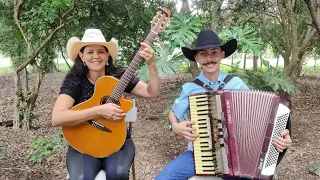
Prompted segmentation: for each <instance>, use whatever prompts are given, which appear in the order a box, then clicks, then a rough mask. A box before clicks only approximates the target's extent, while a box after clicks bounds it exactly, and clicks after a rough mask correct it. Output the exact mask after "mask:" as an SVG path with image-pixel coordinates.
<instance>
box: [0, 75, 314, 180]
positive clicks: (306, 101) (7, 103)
mask: <svg viewBox="0 0 320 180" xmlns="http://www.w3.org/2000/svg"><path fill="white" fill-rule="evenodd" d="M64 75H65V73H52V74H47V75H46V76H45V78H44V81H43V84H42V86H41V92H40V95H39V98H38V99H37V106H36V108H35V112H36V114H37V115H38V118H37V119H35V120H34V121H33V126H35V127H38V129H37V130H30V131H26V130H21V129H19V130H14V129H12V128H10V127H1V126H0V179H1V180H20V179H21V180H27V179H30V180H31V179H32V180H34V179H49V180H55V179H66V174H67V172H66V167H65V154H66V146H67V145H66V143H61V144H60V145H59V146H58V147H57V148H56V149H55V150H54V152H53V155H51V156H49V157H48V158H47V159H46V160H45V161H44V162H43V163H41V164H33V163H31V162H30V161H29V160H28V159H27V158H26V156H27V154H28V153H29V152H30V150H31V148H32V139H33V138H35V137H48V138H57V137H58V136H57V131H58V128H53V127H51V124H50V118H51V110H52V107H53V103H54V101H55V98H56V96H57V94H58V92H59V88H60V85H61V82H62V80H63V78H64ZM186 79H188V77H185V76H184V77H176V78H172V79H166V80H162V81H161V93H160V96H159V97H157V98H154V99H152V100H144V99H139V98H137V99H136V101H137V107H138V121H137V122H135V123H134V125H133V126H134V127H133V140H134V142H135V146H136V157H135V168H136V178H137V180H151V179H154V177H155V176H156V174H158V173H159V172H160V171H161V169H162V168H163V167H164V166H165V165H166V164H167V163H168V162H170V161H171V160H172V159H173V158H174V157H176V156H177V155H178V154H180V153H181V152H183V151H185V150H186V148H187V144H186V142H185V141H184V140H183V139H181V138H180V137H177V136H176V135H174V134H170V132H169V130H168V128H167V126H166V125H167V123H166V121H167V120H166V116H164V115H163V110H164V109H166V108H167V107H168V106H170V105H171V104H172V102H173V98H170V96H172V95H175V96H177V95H178V94H177V93H175V92H173V91H172V89H170V88H172V87H174V86H175V84H176V83H177V82H181V81H184V80H186ZM319 81H320V77H301V78H300V79H299V80H298V81H297V85H298V87H299V88H300V90H301V93H299V94H297V95H295V96H293V97H292V105H293V106H292V134H293V135H292V139H293V146H292V148H290V149H289V150H288V152H287V154H286V156H285V158H284V159H283V161H282V162H281V164H280V165H279V167H278V169H277V176H276V177H277V179H279V180H315V179H320V177H319V176H316V175H313V174H310V173H308V172H307V170H306V166H307V165H309V164H318V165H320V157H319V156H320V143H319V141H320V140H319V138H320V136H319V135H320V133H319V132H320V126H319V122H320V108H319V104H320V96H319V94H318V93H319V92H320V85H319ZM0 89H1V91H0V112H1V113H0V121H3V120H10V119H12V114H13V77H12V75H10V74H2V75H0Z"/></svg>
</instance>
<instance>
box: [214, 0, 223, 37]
mask: <svg viewBox="0 0 320 180" xmlns="http://www.w3.org/2000/svg"><path fill="white" fill-rule="evenodd" d="M222 2H223V0H212V1H211V3H212V5H211V7H212V9H211V28H212V30H213V31H215V32H217V33H218V32H220V31H221V28H222V22H223V21H222V16H221V6H222Z"/></svg>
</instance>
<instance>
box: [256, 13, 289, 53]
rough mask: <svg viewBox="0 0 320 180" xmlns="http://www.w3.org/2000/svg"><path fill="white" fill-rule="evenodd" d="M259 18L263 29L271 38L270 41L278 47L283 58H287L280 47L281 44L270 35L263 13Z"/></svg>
mask: <svg viewBox="0 0 320 180" xmlns="http://www.w3.org/2000/svg"><path fill="white" fill-rule="evenodd" d="M259 18H260V20H261V22H262V28H263V30H264V32H265V33H266V35H267V37H268V38H269V40H270V41H271V42H272V43H273V44H274V45H275V46H276V47H277V49H278V51H279V53H280V54H281V56H282V57H285V54H284V53H283V50H282V48H281V46H280V44H279V43H278V42H277V40H276V39H275V38H274V37H273V36H271V34H270V33H269V31H268V29H267V23H266V21H265V20H264V17H263V16H262V13H261V14H260V15H259Z"/></svg>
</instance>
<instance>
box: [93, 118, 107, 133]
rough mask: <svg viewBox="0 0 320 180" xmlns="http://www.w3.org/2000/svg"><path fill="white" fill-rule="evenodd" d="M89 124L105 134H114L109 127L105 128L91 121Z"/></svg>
mask: <svg viewBox="0 0 320 180" xmlns="http://www.w3.org/2000/svg"><path fill="white" fill-rule="evenodd" d="M88 123H89V124H90V125H91V126H93V127H95V128H97V129H99V130H101V131H105V132H109V133H112V131H111V130H110V129H109V128H107V127H105V126H104V125H102V124H100V123H98V122H97V121H93V120H89V121H88Z"/></svg>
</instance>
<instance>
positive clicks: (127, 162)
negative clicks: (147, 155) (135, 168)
mask: <svg viewBox="0 0 320 180" xmlns="http://www.w3.org/2000/svg"><path fill="white" fill-rule="evenodd" d="M141 46H143V47H144V48H143V50H140V51H139V52H138V54H139V55H140V56H141V57H142V58H143V59H145V61H146V63H147V64H148V67H149V76H150V80H149V82H148V84H146V83H144V82H142V81H140V80H139V79H138V78H136V77H134V78H132V79H131V80H130V82H129V84H128V85H127V87H126V89H125V92H127V93H130V94H132V95H135V96H138V97H143V98H151V97H155V96H156V95H157V94H158V92H159V76H158V72H157V69H156V65H155V57H154V50H153V49H152V48H151V46H150V45H148V44H147V43H144V42H142V43H141ZM67 54H68V57H69V58H70V59H71V60H72V61H74V66H73V67H72V69H71V70H70V72H69V73H68V74H67V75H66V77H65V80H64V82H63V84H62V87H61V89H60V93H59V96H58V98H57V100H56V103H55V105H54V108H53V112H52V120H51V121H52V125H53V126H74V125H77V124H80V123H83V122H85V121H88V120H90V119H92V118H95V117H98V116H103V117H104V118H106V119H114V120H117V119H123V118H124V117H125V115H126V114H125V113H124V111H123V110H122V109H121V107H120V106H118V105H116V104H113V103H107V104H103V105H100V106H96V107H92V108H88V109H84V110H77V111H73V110H70V109H71V108H72V107H73V106H75V105H76V104H79V103H81V102H83V101H86V100H88V99H90V98H91V96H92V95H93V92H94V84H95V82H96V80H97V79H98V78H99V77H101V76H104V75H108V76H113V77H115V78H118V79H120V78H121V76H122V74H123V73H124V69H123V68H116V67H115V66H114V65H113V61H114V60H116V58H117V55H118V47H117V43H116V42H113V41H110V42H106V40H105V38H104V36H103V35H102V32H101V31H100V30H99V29H87V30H86V31H85V34H84V35H83V37H82V40H81V41H80V40H79V39H78V38H76V37H72V38H70V39H69V41H68V44H67ZM127 134H128V133H127ZM134 154H135V149H134V144H133V141H132V139H131V137H130V134H128V135H127V138H126V140H125V143H124V145H123V147H122V148H121V149H120V150H119V151H118V152H116V153H114V154H112V155H110V156H108V157H106V158H95V157H92V156H90V155H86V154H82V153H80V152H78V151H76V150H75V149H73V148H72V147H71V146H69V149H68V152H67V168H68V172H69V174H70V179H71V180H80V179H85V180H87V179H88V180H93V179H94V178H95V176H96V175H97V174H98V172H99V171H100V170H101V169H103V170H105V172H106V176H107V179H108V180H117V179H129V169H130V166H131V163H132V161H133V158H134Z"/></svg>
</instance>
